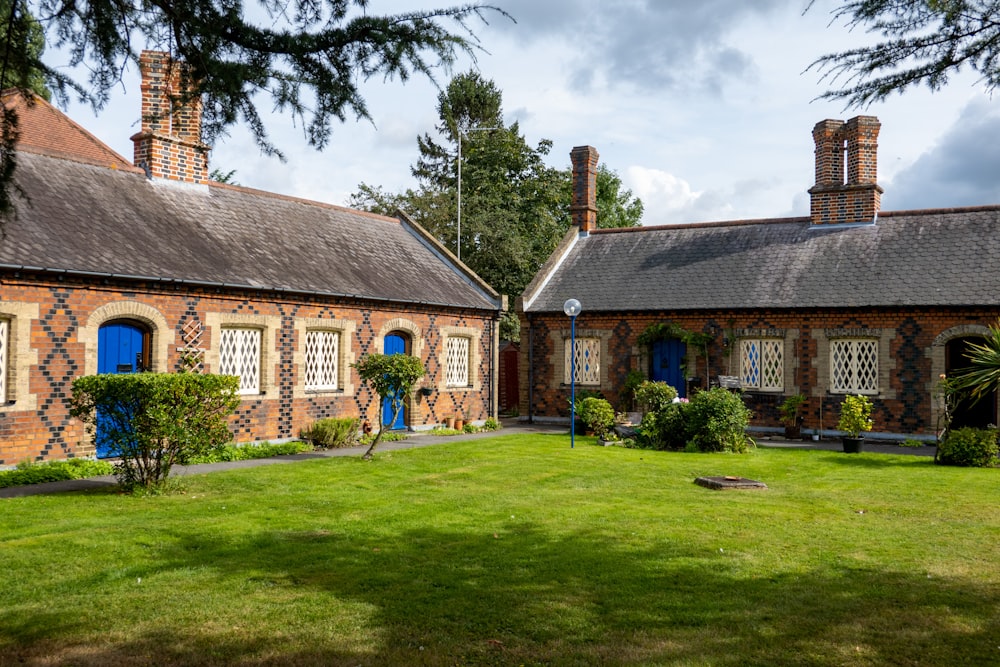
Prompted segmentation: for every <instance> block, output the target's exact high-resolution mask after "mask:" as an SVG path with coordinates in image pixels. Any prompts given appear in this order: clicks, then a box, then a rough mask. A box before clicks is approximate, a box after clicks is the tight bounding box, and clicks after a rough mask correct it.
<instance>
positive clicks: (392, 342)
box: [382, 334, 406, 429]
mask: <svg viewBox="0 0 1000 667" xmlns="http://www.w3.org/2000/svg"><path fill="white" fill-rule="evenodd" d="M383 352H384V353H385V354H406V339H404V338H403V337H402V336H397V335H396V334H389V335H388V336H386V337H385V345H384V349H383ZM382 420H383V423H384V424H385V425H386V427H387V428H390V429H398V428H406V406H405V405H404V406H403V408H402V409H401V410H400V411H399V416H398V417H396V421H395V422H393V423H390V422H391V421H392V399H391V397H388V396H387V397H386V398H385V401H384V402H383V405H382Z"/></svg>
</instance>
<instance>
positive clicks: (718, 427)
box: [684, 387, 754, 454]
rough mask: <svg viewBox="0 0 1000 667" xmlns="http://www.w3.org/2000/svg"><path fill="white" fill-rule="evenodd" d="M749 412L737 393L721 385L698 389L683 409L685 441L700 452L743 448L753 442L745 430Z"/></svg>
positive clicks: (748, 421)
mask: <svg viewBox="0 0 1000 667" xmlns="http://www.w3.org/2000/svg"><path fill="white" fill-rule="evenodd" d="M751 416H753V413H751V412H750V410H749V409H748V408H747V406H746V405H744V403H743V396H742V394H740V393H737V392H733V391H729V390H728V389H724V388H722V387H716V388H714V389H709V390H707V391H700V392H698V393H697V394H695V395H694V396H693V397H692V398H691V402H690V403H689V404H688V405H687V406H686V408H685V409H684V420H685V430H686V431H687V434H688V442H689V444H690V445H691V446H693V447H694V448H695V449H696V450H697V451H701V452H731V453H734V454H741V453H743V452H746V451H748V450H749V449H750V448H752V447H753V446H754V442H753V440H752V439H751V438H750V437H749V436H748V435H747V434H746V429H747V426H749V424H750V417H751Z"/></svg>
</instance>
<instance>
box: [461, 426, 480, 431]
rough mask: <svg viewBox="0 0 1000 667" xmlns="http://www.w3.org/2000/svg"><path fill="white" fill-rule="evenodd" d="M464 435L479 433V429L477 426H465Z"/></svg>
mask: <svg viewBox="0 0 1000 667" xmlns="http://www.w3.org/2000/svg"><path fill="white" fill-rule="evenodd" d="M462 433H479V427H478V426H476V425H475V424H463V425H462Z"/></svg>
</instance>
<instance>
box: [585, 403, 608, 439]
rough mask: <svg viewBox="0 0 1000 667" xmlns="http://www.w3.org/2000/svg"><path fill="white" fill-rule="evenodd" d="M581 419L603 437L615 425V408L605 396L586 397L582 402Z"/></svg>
mask: <svg viewBox="0 0 1000 667" xmlns="http://www.w3.org/2000/svg"><path fill="white" fill-rule="evenodd" d="M579 415H580V421H582V422H583V423H584V424H585V425H586V426H587V428H589V429H590V430H591V431H593V432H594V434H595V435H597V437H598V438H601V439H603V438H604V437H605V436H606V435H607V433H608V431H610V430H611V427H612V426H614V425H615V410H614V408H612V407H611V404H610V403H608V402H607V401H606V400H604V399H603V398H593V397H591V398H585V399H584V400H583V402H582V403H581V404H580V412H579Z"/></svg>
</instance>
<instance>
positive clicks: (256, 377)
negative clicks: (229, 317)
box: [219, 329, 261, 394]
mask: <svg viewBox="0 0 1000 667" xmlns="http://www.w3.org/2000/svg"><path fill="white" fill-rule="evenodd" d="M260 337H261V332H260V330H259V329H223V330H222V343H221V346H220V349H219V374H220V375H235V376H236V377H238V378H239V379H240V389H239V393H241V394H259V393H260Z"/></svg>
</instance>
